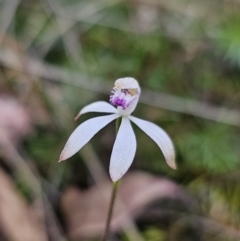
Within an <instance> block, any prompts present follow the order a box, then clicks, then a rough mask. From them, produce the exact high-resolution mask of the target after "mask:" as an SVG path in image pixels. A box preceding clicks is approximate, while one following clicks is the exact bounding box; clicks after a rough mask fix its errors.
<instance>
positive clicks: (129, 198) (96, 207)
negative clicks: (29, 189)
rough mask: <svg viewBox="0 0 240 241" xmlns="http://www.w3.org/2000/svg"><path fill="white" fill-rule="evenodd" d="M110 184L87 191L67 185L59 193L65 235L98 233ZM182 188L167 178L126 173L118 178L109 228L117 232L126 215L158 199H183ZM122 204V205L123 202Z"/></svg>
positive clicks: (105, 211) (107, 201)
mask: <svg viewBox="0 0 240 241" xmlns="http://www.w3.org/2000/svg"><path fill="white" fill-rule="evenodd" d="M110 194H111V183H110V182H104V183H102V184H101V190H100V189H99V188H98V187H96V186H94V187H92V188H90V189H89V190H88V191H81V190H79V189H77V188H74V187H70V188H68V189H67V190H66V191H65V193H64V194H63V196H62V200H61V207H62V210H63V212H64V215H65V218H66V224H67V229H68V234H69V236H70V238H72V239H73V240H78V239H80V238H92V237H95V236H99V235H101V233H102V232H103V229H104V226H105V220H106V216H107V210H108V203H109V199H110ZM182 196H183V191H182V190H181V188H180V187H179V186H178V185H177V184H176V183H174V182H173V181H170V180H168V179H166V178H159V177H154V176H152V175H150V174H146V173H143V172H135V173H130V174H127V175H126V176H125V177H124V178H123V179H122V181H121V184H120V187H119V190H118V194H117V200H116V203H115V204H116V205H115V207H114V214H113V219H112V222H111V230H112V231H117V230H119V229H121V228H122V226H123V223H124V222H126V218H127V214H128V215H129V214H130V215H131V216H133V217H135V218H136V217H137V215H138V214H139V213H140V212H141V211H142V210H143V209H144V208H145V207H146V206H147V205H149V204H150V203H152V202H153V201H156V200H158V199H161V198H165V197H167V198H182ZM122 204H124V205H122Z"/></svg>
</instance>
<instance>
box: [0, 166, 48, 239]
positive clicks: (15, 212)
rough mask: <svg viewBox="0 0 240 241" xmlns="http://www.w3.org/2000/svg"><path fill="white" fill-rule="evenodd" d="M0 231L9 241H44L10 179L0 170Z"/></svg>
mask: <svg viewBox="0 0 240 241" xmlns="http://www.w3.org/2000/svg"><path fill="white" fill-rule="evenodd" d="M0 183H1V188H0V229H2V232H3V234H4V236H6V237H7V238H8V239H9V240H11V241H46V240H47V238H46V235H45V232H44V229H43V226H42V225H41V224H40V222H39V220H38V219H37V217H36V216H35V215H34V213H33V212H32V210H31V209H30V208H29V207H28V206H27V203H26V201H25V200H24V199H23V197H21V196H20V195H19V193H18V192H17V190H16V189H15V187H14V185H13V183H12V181H11V179H10V178H9V177H8V176H7V175H6V173H4V171H3V170H1V169H0Z"/></svg>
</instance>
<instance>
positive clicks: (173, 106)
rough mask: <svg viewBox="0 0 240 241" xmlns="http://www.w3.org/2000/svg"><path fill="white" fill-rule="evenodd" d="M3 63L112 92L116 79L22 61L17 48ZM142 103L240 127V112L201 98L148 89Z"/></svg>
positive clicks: (0, 57)
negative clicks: (185, 97)
mask: <svg viewBox="0 0 240 241" xmlns="http://www.w3.org/2000/svg"><path fill="white" fill-rule="evenodd" d="M0 62H1V63H2V65H4V66H6V67H9V68H13V69H16V70H18V71H23V72H27V73H28V74H32V75H36V76H39V77H41V78H44V79H48V80H50V81H55V82H60V83H64V84H70V85H72V86H76V87H79V88H83V89H87V90H90V91H94V92H98V93H102V94H107V95H109V93H110V91H111V87H112V82H111V83H110V82H106V81H102V80H100V79H94V78H90V77H89V76H86V75H83V74H82V73H78V72H73V71H70V70H66V69H63V68H59V67H56V66H53V65H50V64H46V63H42V62H40V61H38V60H37V59H34V58H29V57H25V62H24V63H22V62H21V59H20V57H19V56H18V55H16V54H15V53H14V52H13V51H9V50H8V51H7V50H0ZM140 102H141V103H144V104H147V105H150V106H154V107H160V108H163V109H166V110H170V111H174V112H179V113H183V114H189V115H193V116H196V117H201V118H204V119H207V120H212V121H216V122H220V123H224V124H228V125H233V126H238V127H240V112H239V111H237V110H231V109H228V108H226V107H218V106H214V105H211V104H208V103H203V102H201V101H198V100H192V99H184V98H182V97H176V96H174V95H171V94H166V93H162V92H155V91H150V90H146V89H144V90H143V91H142V94H141V99H140Z"/></svg>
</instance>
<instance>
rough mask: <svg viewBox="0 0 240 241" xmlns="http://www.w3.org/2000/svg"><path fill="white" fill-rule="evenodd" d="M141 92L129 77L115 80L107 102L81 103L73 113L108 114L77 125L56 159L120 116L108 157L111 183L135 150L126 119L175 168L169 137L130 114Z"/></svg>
mask: <svg viewBox="0 0 240 241" xmlns="http://www.w3.org/2000/svg"><path fill="white" fill-rule="evenodd" d="M140 93H141V89H140V86H139V84H138V82H137V81H136V80H135V79H133V78H130V77H127V78H120V79H118V80H116V82H115V86H114V88H113V90H112V95H111V96H110V102H111V103H112V105H114V106H116V107H117V108H115V107H113V106H112V105H110V104H109V103H107V102H105V101H97V102H94V103H92V104H89V105H87V106H85V107H84V108H83V109H82V110H81V111H80V112H79V114H78V115H77V117H76V118H75V119H77V118H78V117H79V116H80V115H82V114H85V113H88V112H101V113H111V114H110V115H106V116H101V117H95V118H92V119H90V120H87V121H85V122H83V123H82V124H81V125H79V126H78V127H77V128H76V129H75V130H74V131H73V133H72V134H71V136H70V137H69V139H68V141H67V143H66V145H65V147H64V149H63V151H62V153H61V155H60V160H59V161H64V160H66V159H68V158H69V157H71V156H72V155H74V154H75V153H76V152H78V151H79V150H80V149H81V148H82V147H83V146H84V145H85V144H86V143H88V142H89V141H90V139H91V138H92V137H93V136H94V135H95V134H96V133H97V132H98V131H99V130H101V129H102V128H103V127H104V126H106V125H107V124H108V123H110V122H111V121H113V120H115V119H117V118H119V117H121V118H122V121H121V124H120V127H119V130H118V133H117V137H116V140H115V143H114V145H113V150H112V154H111V159H110V170H109V172H110V176H111V179H112V180H113V182H116V181H118V180H119V179H120V178H121V177H122V176H123V175H124V174H125V173H126V172H127V170H128V169H129V167H130V165H131V164H132V162H133V159H134V156H135V152H136V147H137V143H136V137H135V134H134V131H133V128H132V126H131V123H130V120H131V121H132V122H133V123H135V124H136V125H137V126H138V127H139V128H140V129H141V130H143V131H144V132H145V133H146V134H147V135H148V136H149V137H150V138H152V140H153V141H155V142H156V144H157V145H158V146H159V148H160V149H161V150H162V153H163V155H164V157H165V159H166V162H167V164H168V165H169V166H170V167H171V168H173V169H176V164H175V152H174V147H173V144H172V141H171V139H170V138H169V136H168V135H167V134H166V132H165V131H164V130H162V129H161V128H160V127H158V126H157V125H155V124H153V123H151V122H148V121H145V120H142V119H139V118H136V117H133V116H131V115H130V114H131V113H132V112H133V111H134V109H135V108H136V105H137V103H138V99H139V96H140Z"/></svg>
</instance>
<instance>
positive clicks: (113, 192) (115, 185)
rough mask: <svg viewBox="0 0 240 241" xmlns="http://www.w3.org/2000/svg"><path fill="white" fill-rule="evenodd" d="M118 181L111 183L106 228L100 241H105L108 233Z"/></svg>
mask: <svg viewBox="0 0 240 241" xmlns="http://www.w3.org/2000/svg"><path fill="white" fill-rule="evenodd" d="M118 184H119V181H116V182H114V183H113V188H112V195H111V200H110V204H109V209H108V216H107V222H106V227H105V231H104V235H103V237H102V239H101V240H102V241H107V237H108V233H109V227H110V222H111V219H112V214H113V206H114V202H115V199H116V193H117V188H118Z"/></svg>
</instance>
